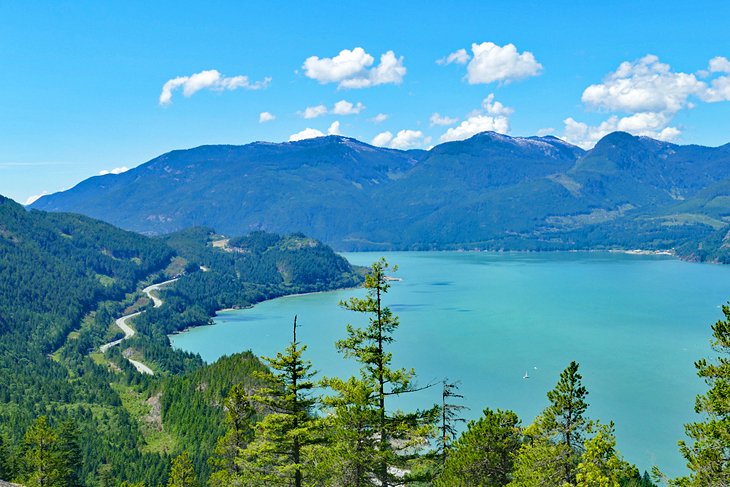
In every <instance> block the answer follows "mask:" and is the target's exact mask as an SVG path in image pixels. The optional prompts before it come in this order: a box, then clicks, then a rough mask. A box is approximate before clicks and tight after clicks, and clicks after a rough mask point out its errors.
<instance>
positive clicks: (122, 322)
mask: <svg viewBox="0 0 730 487" xmlns="http://www.w3.org/2000/svg"><path fill="white" fill-rule="evenodd" d="M175 281H177V278H175V279H170V280H169V281H165V282H161V283H159V284H153V285H151V286H147V287H146V288H144V289H143V290H142V292H143V293H145V294H146V295H147V297H148V298H150V299H151V300H152V307H153V308H159V307H160V306H162V300H161V299H160V298H158V297H157V296H155V295H153V294H152V291H156V290H158V289H160V288H161V287H163V286H166V285H168V284H171V283H173V282H175ZM142 313H144V311H137V312H136V313H132V314H128V315H125V316H122V317H121V318H118V319H117V321H116V324H117V326H118V327H119V328H120V329H121V330H122V331H123V332H124V337H123V338H120V339H119V340H114V341H113V342H109V343H105V344H104V345H102V346H101V347H99V350H101V353H104V352H106V351H107V350H109V349H110V348H112V347H115V346H117V345H119V344H120V343H122V342H123V341H124V340H126V339H127V338H130V337H133V336H134V334H135V333H136V332H135V331H134V329H133V328H132V327H131V326H129V325H128V324H127V322H128V321H129V320H131V319H132V318H135V317H137V316H139V315H141V314H142ZM127 360H129V363H131V364H132V365H134V368H135V369H137V371H138V372H140V373H142V374H148V375H155V373H154V372H153V371H152V369H150V368H149V367H148V366H146V365H145V364H143V363H142V362H139V361H137V360H132V359H131V358H129V357H127Z"/></svg>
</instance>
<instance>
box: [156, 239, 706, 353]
mask: <svg viewBox="0 0 730 487" xmlns="http://www.w3.org/2000/svg"><path fill="white" fill-rule="evenodd" d="M391 252H408V253H418V252H453V253H474V254H477V253H493V254H540V253H575V254H577V253H608V254H624V255H638V256H661V257H671V258H674V259H677V260H680V261H682V262H687V263H689V264H704V263H709V264H712V263H713V262H697V261H691V260H687V259H683V258H682V257H680V256H678V255H677V254H676V253H675V252H674V249H671V250H648V249H571V250H480V249H469V250H466V249H461V250H367V251H337V252H336V253H337V254H338V255H342V254H349V253H359V254H365V253H369V254H378V253H391ZM353 265H354V264H353ZM388 277H389V279H388V281H392V282H401V281H403V279H402V278H399V277H396V278H393V277H392V276H388ZM360 287H361V286H356V287H345V288H339V289H330V290H327V291H312V292H309V293H294V294H283V295H281V296H277V297H274V298H270V299H264V300H263V301H259V302H258V303H254V304H249V305H247V306H241V307H238V308H222V309H219V310H216V311H214V313H213V314H212V315H211V316H210V317H209V318H211V319H213V318H217V317H219V316H221V315H222V314H223V313H230V312H233V311H241V310H245V309H252V308H254V307H255V306H256V305H258V304H261V303H264V302H266V301H273V300H274V299H284V298H295V297H301V296H310V295H314V294H322V293H331V292H336V291H344V290H347V289H359V288H360ZM215 325H217V323H215V322H214V323H209V324H204V325H194V326H188V327H187V328H184V329H182V330H177V331H175V332H173V333H170V334H168V335H167V337H168V339H169V338H170V337H172V336H175V335H180V334H182V333H186V332H188V331H191V330H194V329H196V328H202V327H204V326H215Z"/></svg>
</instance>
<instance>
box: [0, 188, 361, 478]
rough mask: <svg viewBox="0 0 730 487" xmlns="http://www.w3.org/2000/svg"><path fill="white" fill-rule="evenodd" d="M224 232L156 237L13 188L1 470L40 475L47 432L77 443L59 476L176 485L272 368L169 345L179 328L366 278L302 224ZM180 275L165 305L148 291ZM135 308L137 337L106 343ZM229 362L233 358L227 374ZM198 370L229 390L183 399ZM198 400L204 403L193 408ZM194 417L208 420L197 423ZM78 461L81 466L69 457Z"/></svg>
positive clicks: (3, 215)
mask: <svg viewBox="0 0 730 487" xmlns="http://www.w3.org/2000/svg"><path fill="white" fill-rule="evenodd" d="M214 240H215V241H216V242H226V241H227V239H223V238H222V237H219V236H216V235H215V234H214V233H213V232H212V231H211V230H206V229H194V230H190V231H188V232H185V233H180V234H173V235H169V236H167V237H166V238H165V239H160V238H150V237H146V236H143V235H139V234H136V233H132V232H128V231H124V230H120V229H118V228H115V227H113V226H111V225H109V224H107V223H103V222H100V221H98V220H93V219H91V218H88V217H85V216H80V215H72V214H63V213H45V212H40V211H27V210H26V209H25V208H23V207H22V206H20V205H18V204H16V203H14V202H13V201H11V200H9V199H7V198H2V197H0V460H1V461H0V479H13V480H16V481H19V482H21V483H25V482H27V481H28V482H30V481H31V480H32V478H33V475H34V472H36V466H37V465H36V463H35V462H36V461H37V457H36V456H33V455H34V454H31V452H32V451H34V450H32V448H31V449H30V450H29V449H28V448H30V447H29V445H31V446H32V445H33V444H35V443H34V442H35V441H36V440H37V441H41V439H44V440H43V441H48V442H49V443H50V444H52V445H56V447H54V448H57V450H58V451H56V450H53V448H52V449H51V453H53V452H56V453H58V452H60V450H64V451H71V452H76V453H75V454H74V455H71V457H69V456H67V455H66V456H61V455H60V453H59V457H58V458H56V457H53V458H54V460H53V461H54V462H56V463H54V465H56V466H57V467H58V468H56V467H54V469H55V470H54V472H56V471H57V472H61V471H62V470H63V471H64V472H65V473H64V475H71V473H73V475H74V476H75V477H74V478H76V480H69V479H66V480H63V481H62V480H58V481H59V482H66V483H63V484H55V483H54V484H52V485H78V484H79V483H80V484H81V485H119V484H120V483H121V482H122V481H125V480H128V481H130V482H137V481H144V482H145V484H146V485H148V486H153V485H160V484H161V483H164V482H165V479H166V477H167V470H168V468H169V463H170V455H172V454H176V453H179V451H181V450H182V449H189V450H190V451H191V452H193V453H195V452H198V451H200V450H201V449H202V448H207V449H210V448H212V445H211V442H213V443H214V440H211V437H212V438H216V437H217V436H216V435H217V434H219V432H220V430H221V428H222V426H221V425H222V418H223V411H222V409H221V408H222V406H221V398H222V397H225V394H226V393H227V388H229V387H230V386H231V385H233V384H235V383H238V382H240V381H249V380H252V379H251V378H250V372H251V370H254V369H261V368H262V366H261V365H260V363H259V362H258V360H257V359H256V358H255V357H253V356H250V355H248V356H246V357H242V358H240V359H239V360H238V361H237V362H236V364H235V365H231V364H229V365H225V363H223V364H222V365H218V366H216V365H214V366H210V367H212V369H210V370H209V367H207V366H205V365H204V364H203V362H202V360H201V359H200V358H199V357H198V356H195V355H191V354H186V353H182V352H179V351H174V350H173V349H172V348H170V346H169V340H168V339H167V335H166V334H167V333H168V332H171V331H175V330H178V329H181V328H183V327H187V326H193V325H199V324H204V323H207V322H208V320H209V318H210V316H211V314H212V313H214V312H215V311H216V310H217V309H220V308H223V307H228V306H248V305H251V304H254V303H256V302H258V301H261V300H263V299H267V298H270V297H274V296H280V295H283V294H288V293H294V292H306V291H314V290H324V289H331V288H335V287H343V286H353V285H357V284H358V283H359V282H360V281H361V280H362V277H361V276H360V275H359V274H358V273H356V272H355V270H353V269H352V267H350V265H349V264H348V263H347V261H345V260H344V259H343V258H342V257H340V256H338V255H336V254H334V253H333V252H332V250H331V249H329V248H328V247H326V246H324V245H323V244H321V243H319V242H318V241H315V240H312V239H309V238H306V237H304V236H303V235H290V236H284V237H280V236H277V235H271V234H263V233H257V234H253V235H250V236H248V237H243V238H238V239H234V240H233V242H234V243H235V244H236V247H231V246H230V244H229V246H226V245H222V247H223V248H219V247H214V246H213V241H214ZM216 245H219V243H216ZM173 276H179V277H180V278H179V279H178V281H176V283H175V285H170V286H169V289H167V290H166V291H165V296H164V297H165V303H164V304H163V306H162V307H160V308H152V306H151V303H150V302H149V301H148V299H147V298H146V297H145V296H144V294H143V293H141V292H140V291H141V289H142V288H143V287H144V286H146V285H147V284H150V283H152V282H160V281H162V280H165V279H167V278H170V277H173ZM134 310H148V311H147V312H145V313H143V314H142V315H141V316H139V318H138V319H137V320H133V321H132V323H131V324H132V326H133V327H134V328H135V329H136V330H137V334H136V335H135V336H134V338H133V339H130V340H127V341H125V342H123V344H122V345H121V349H120V348H119V347H117V348H114V349H111V350H110V351H108V352H107V353H106V354H102V353H100V352H99V345H101V344H102V343H105V342H107V341H110V340H111V339H113V338H115V337H116V336H117V335H118V334H119V333H120V332H119V330H118V329H117V328H116V326H114V320H115V318H117V317H119V316H122V314H127V313H129V312H130V311H134ZM153 313H156V314H155V315H154V316H153ZM142 318H144V320H143V319H142ZM245 348H246V344H241V349H242V350H243V349H245ZM125 356H134V357H138V358H140V359H141V360H144V361H145V363H146V364H149V365H150V366H151V367H153V368H154V369H155V371H156V372H157V374H156V376H155V377H147V376H142V375H140V374H138V373H137V372H136V371H135V370H134V369H133V368H132V367H131V365H129V363H128V362H127V361H126V360H124V357H125ZM247 364H248V365H247ZM218 368H223V369H225V372H224V373H221V375H220V376H217V375H218V374H217V372H215V370H217V369H218ZM249 369H250V370H249ZM206 370H208V372H206ZM185 374H187V375H185ZM191 374H193V375H191ZM195 374H197V375H195ZM201 374H202V375H201ZM212 376H216V377H215V378H211V377H212ZM185 377H205V381H206V383H208V384H218V385H216V386H215V387H216V389H215V390H216V391H218V392H217V395H216V396H215V397H214V398H211V397H209V396H210V394H211V393H212V392H213V391H212V390H211V391H209V392H207V393H205V394H202V391H198V392H200V393H201V394H202V395H201V398H198V396H197V395H196V394H197V393H196V392H192V393H190V394H185V395H184V397H178V396H177V393H176V392H175V391H180V390H181V389H180V388H184V387H186V386H185V384H187V383H188V382H187V381H190V380H193V379H189V378H185ZM203 396H205V398H207V399H205V401H204V402H203V403H200V401H203V399H202V397H203ZM196 401H197V402H196ZM172 403H175V404H176V405H177V406H175V407H174V408H171V406H170V405H171V404H172ZM196 404H198V406H196ZM216 404H217V406H216ZM177 407H179V408H180V410H177V409H176V408H177ZM196 407H197V408H198V409H197V410H201V409H200V408H202V410H201V411H202V412H201V413H200V414H201V415H199V416H190V415H183V416H184V417H182V416H180V414H181V411H192V410H193V409H194V408H196ZM196 414H197V413H196ZM44 417H45V418H47V419H45V420H44V419H43V418H44ZM206 417H208V418H213V419H211V420H210V421H209V422H208V423H205V421H206V419H205V418H206ZM193 420H195V421H196V424H198V423H200V422H203V423H205V424H208V425H209V428H207V431H203V430H195V431H198V432H197V433H194V432H192V431H193V430H192V429H191V428H190V421H193ZM211 421H213V422H211ZM200 424H202V423H200ZM212 425H218V426H212ZM216 428H217V429H216ZM61 445H63V448H61ZM69 445H72V446H69ZM74 445H75V446H74ZM56 453H53V455H55V454H56ZM61 457H63V458H62V459H63V462H62V461H61V460H62V459H61ZM201 458H202V457H201ZM64 462H66V463H64ZM201 462H202V461H201ZM67 463H68V464H72V465H73V466H74V468H73V469H72V470H68V469H66V470H64V468H65V467H64V468H61V466H59V465H61V464H63V465H66V464H67ZM202 463H204V462H202ZM203 467H204V465H202V464H201V465H200V468H203ZM202 472H203V473H204V472H205V470H202ZM59 475H60V474H59ZM104 479H107V480H104ZM107 481H108V482H111V483H108V484H104V482H107ZM74 482H76V483H74ZM31 483H32V482H31ZM49 485H51V484H49Z"/></svg>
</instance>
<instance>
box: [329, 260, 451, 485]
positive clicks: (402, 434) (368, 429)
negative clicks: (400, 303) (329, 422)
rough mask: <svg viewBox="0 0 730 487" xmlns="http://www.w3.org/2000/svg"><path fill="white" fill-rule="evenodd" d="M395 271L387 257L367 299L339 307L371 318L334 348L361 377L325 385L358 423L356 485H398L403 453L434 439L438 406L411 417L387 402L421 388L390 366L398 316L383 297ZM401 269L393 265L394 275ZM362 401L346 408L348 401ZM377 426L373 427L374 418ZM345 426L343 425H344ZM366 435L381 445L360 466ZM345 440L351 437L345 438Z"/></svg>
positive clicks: (372, 277)
mask: <svg viewBox="0 0 730 487" xmlns="http://www.w3.org/2000/svg"><path fill="white" fill-rule="evenodd" d="M389 270H391V268H390V266H389V265H388V263H387V262H386V260H385V259H382V258H381V259H380V260H378V261H376V262H375V263H374V264H373V266H372V268H371V271H370V272H369V273H368V274H367V276H366V277H365V289H366V290H367V295H366V297H365V298H354V297H353V298H350V299H349V300H348V301H344V302H341V303H340V305H341V306H342V307H343V308H345V309H347V310H350V311H355V312H358V313H363V314H366V315H367V316H368V325H367V326H366V327H365V328H356V327H354V326H352V325H347V335H348V336H347V338H345V339H344V340H340V341H338V342H337V344H336V346H337V349H338V351H339V352H340V353H342V354H343V355H344V356H345V357H346V358H354V359H355V360H356V361H357V362H359V363H360V377H359V378H357V379H355V378H353V379H350V380H348V381H342V380H328V381H326V384H327V385H328V386H329V387H331V388H332V389H334V391H335V393H336V394H337V396H339V397H336V398H334V399H333V400H330V401H329V403H330V404H333V405H334V406H335V408H334V412H335V414H338V413H343V414H345V415H346V416H347V417H348V420H347V421H350V422H352V423H354V426H355V431H358V432H359V433H358V436H357V437H356V438H352V437H351V438H350V441H356V445H354V446H355V449H354V450H352V453H353V456H352V458H351V460H352V461H353V462H354V464H353V468H354V469H355V471H356V472H362V475H360V474H357V475H356V478H357V479H358V480H357V483H355V484H352V485H363V484H362V483H361V480H362V482H369V480H368V479H372V478H373V477H374V480H375V482H377V484H378V485H381V486H384V487H386V486H388V485H392V484H394V483H398V482H400V481H401V479H400V478H399V477H398V475H395V474H394V473H393V472H394V471H395V469H399V468H400V469H402V468H403V466H404V462H405V460H406V455H405V453H406V452H408V451H410V452H412V451H414V449H416V448H418V447H419V446H423V445H424V444H425V441H426V438H427V437H430V436H432V435H433V432H434V428H433V426H434V423H435V421H436V419H437V412H438V408H433V409H430V410H427V411H417V412H414V413H410V414H405V413H400V412H398V413H389V412H388V409H387V407H386V399H387V398H389V397H391V396H395V395H400V394H405V393H409V392H415V391H416V390H418V389H417V388H416V387H415V386H414V383H413V379H414V377H415V372H414V371H413V370H412V369H411V370H406V369H394V368H392V367H391V361H392V354H391V353H390V352H388V351H387V347H388V346H389V345H390V344H391V343H392V342H393V340H394V338H393V334H394V332H395V330H396V329H397V328H398V325H399V322H398V317H397V316H395V315H393V313H392V312H391V310H390V308H388V307H387V306H385V305H383V297H384V295H385V294H386V293H387V292H388V289H389V287H390V285H389V278H388V276H387V275H386V273H387V272H388V271H389ZM396 270H397V267H393V268H392V271H393V272H395V271H396ZM349 400H357V401H360V402H358V403H354V404H348V403H347V402H345V401H349ZM373 415H374V416H375V423H374V424H373V423H372V416H373ZM343 426H344V424H343ZM362 435H370V438H373V437H374V438H375V439H376V441H377V450H375V451H373V452H372V453H373V455H372V456H370V459H368V460H366V461H365V462H362V460H364V459H365V457H363V456H362V453H363V452H366V451H369V450H370V449H371V447H372V445H371V444H370V440H369V439H368V438H366V437H364V436H362ZM341 437H343V438H347V437H348V435H347V434H341Z"/></svg>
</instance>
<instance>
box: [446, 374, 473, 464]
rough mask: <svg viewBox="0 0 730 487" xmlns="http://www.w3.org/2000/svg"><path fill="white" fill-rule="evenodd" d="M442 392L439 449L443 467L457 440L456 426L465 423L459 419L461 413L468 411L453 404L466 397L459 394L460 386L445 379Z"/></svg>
mask: <svg viewBox="0 0 730 487" xmlns="http://www.w3.org/2000/svg"><path fill="white" fill-rule="evenodd" d="M442 385H443V387H442V390H441V435H440V437H439V449H440V450H441V466H442V467H443V465H444V464H445V463H446V459H447V457H448V453H449V448H450V447H451V443H452V441H453V440H454V438H456V433H457V431H456V424H457V423H464V422H465V421H466V420H465V419H464V418H459V417H458V414H459V412H460V411H463V410H464V409H467V407H466V406H461V405H458V404H453V403H452V402H451V401H452V400H453V399H463V398H464V396H462V395H461V394H459V393H458V390H459V384H458V383H457V382H449V381H448V379H444V380H443V383H442Z"/></svg>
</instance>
